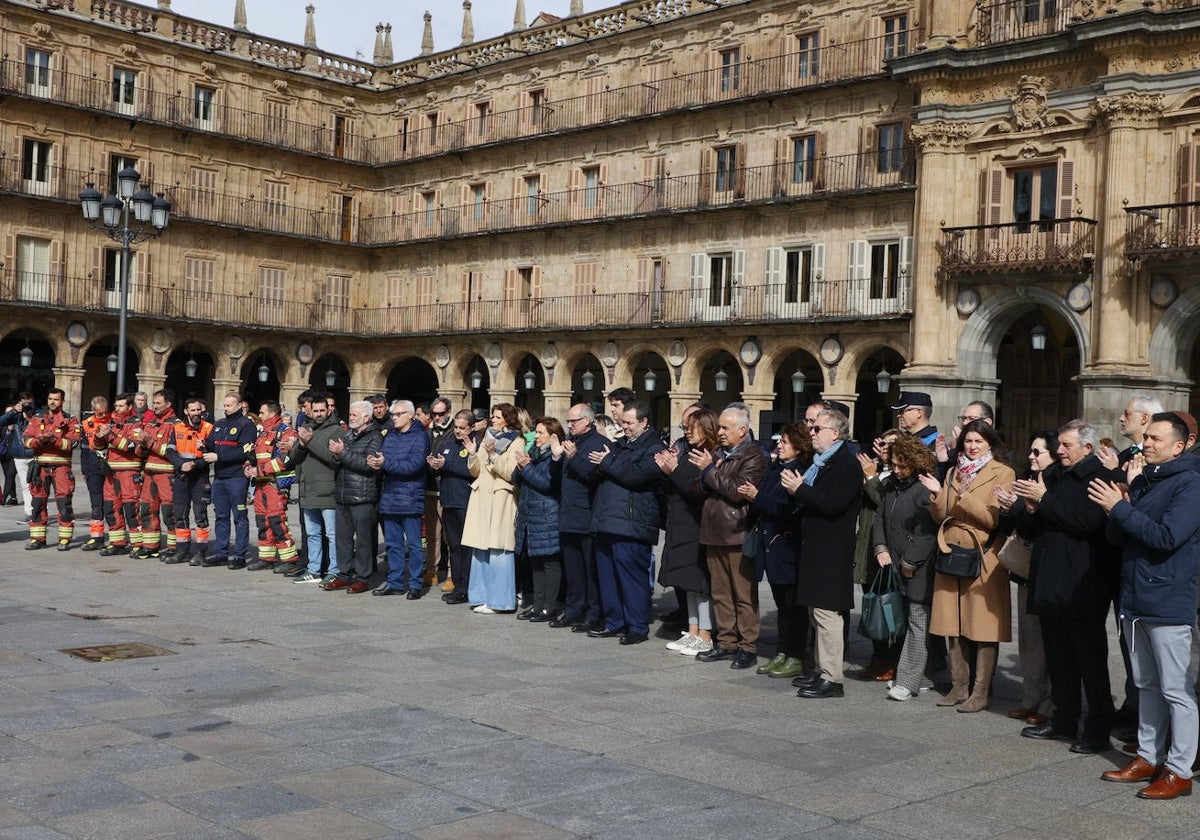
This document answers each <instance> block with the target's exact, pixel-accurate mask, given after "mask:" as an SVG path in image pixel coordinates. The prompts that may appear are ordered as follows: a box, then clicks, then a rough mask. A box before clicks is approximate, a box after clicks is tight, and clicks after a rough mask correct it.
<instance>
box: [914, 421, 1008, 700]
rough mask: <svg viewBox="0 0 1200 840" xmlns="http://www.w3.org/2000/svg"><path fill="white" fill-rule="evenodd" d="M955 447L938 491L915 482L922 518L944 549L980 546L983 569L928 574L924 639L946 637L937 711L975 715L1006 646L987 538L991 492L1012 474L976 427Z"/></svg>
mask: <svg viewBox="0 0 1200 840" xmlns="http://www.w3.org/2000/svg"><path fill="white" fill-rule="evenodd" d="M960 445H961V454H960V455H959V457H958V463H957V464H956V465H954V466H953V467H951V468H950V472H949V473H948V474H947V475H946V481H945V484H944V485H942V484H939V483H938V481H937V479H935V478H933V477H931V476H921V483H922V484H924V485H925V486H926V487H927V488H929V490H930V492H931V493H932V494H933V496H932V502H931V504H930V506H929V512H930V514H931V515H932V516H933V518H934V521H935V522H939V523H941V533H942V535H943V537H944V539H945V542H946V545H948V546H961V547H964V548H975V547H976V546H977V545H978V546H983V547H984V552H983V564H982V568H981V571H980V574H979V577H976V578H964V577H956V576H954V575H947V574H943V573H942V572H935V573H934V580H933V610H932V613H931V615H930V620H929V632H930V633H933V634H935V635H938V636H945V637H946V643H947V648H948V652H949V656H950V679H951V682H952V687H951V689H950V693H949V694H947V695H946V696H945V697H944V698H943V699H942V700H939V701H938V705H939V706H957V707H958V711H960V712H978V711H982V710H983V709H986V708H987V706H988V700H989V698H990V695H991V688H992V676H993V675H994V674H995V672H996V657H997V654H998V653H999V650H1000V642H1007V641H1010V640H1011V639H1012V615H1011V607H1010V602H1009V584H1008V571H1007V570H1006V569H1005V568H1004V567H1003V566H1001V565H1000V561H999V560H998V559H997V558H996V552H998V551H999V550H1000V545H1001V543H1002V542H1003V541H1002V540H999V539H995V538H993V535H995V533H996V531H997V530H998V529H999V527H1000V502H999V500H998V499H997V498H996V491H997V490H998V489H1003V490H1008V489H1009V488H1010V487H1011V486H1012V482H1013V479H1014V478H1016V475H1015V474H1014V473H1013V471H1012V468H1011V467H1009V466H1007V465H1006V464H1003V463H1001V462H1000V461H998V460H996V453H997V450H998V449H1000V447H1001V446H1002V441H1001V440H1000V436H999V434H997V432H996V430H995V429H993V428H992V427H991V426H989V425H987V424H986V423H984V422H983V421H981V420H977V421H975V422H974V423H971V424H969V425H968V426H967V427H966V428H964V429H963V433H962V437H961V438H960ZM976 540H978V543H976ZM989 541H990V542H991V545H988V543H989ZM972 653H973V654H974V657H975V687H974V689H973V690H972V691H969V692H968V686H967V683H968V681H969V680H970V665H969V664H968V658H967V657H968V656H970V655H971V654H972Z"/></svg>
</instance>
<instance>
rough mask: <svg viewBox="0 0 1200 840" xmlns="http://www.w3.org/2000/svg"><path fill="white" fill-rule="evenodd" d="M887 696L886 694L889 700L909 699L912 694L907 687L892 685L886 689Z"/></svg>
mask: <svg viewBox="0 0 1200 840" xmlns="http://www.w3.org/2000/svg"><path fill="white" fill-rule="evenodd" d="M887 696H888V699H889V700H900V701H904V700H911V699H912V698H913V696H914V695H913V693H912V692H911V691H909V690H908V689H907V688H905V687H904V686H902V685H893V686H892V687H891V688H889V689H888V694H887Z"/></svg>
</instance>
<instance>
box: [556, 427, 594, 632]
mask: <svg viewBox="0 0 1200 840" xmlns="http://www.w3.org/2000/svg"><path fill="white" fill-rule="evenodd" d="M607 445H608V438H606V437H605V436H604V435H602V434H601V433H600V431H599V430H598V429H597V428H596V412H595V411H593V410H592V407H591V406H589V405H587V404H586V403H578V404H576V405H573V406H571V407H570V408H569V409H568V410H567V440H565V441H563V452H564V453H566V455H567V457H566V458H560V459H559V460H558V461H556V462H555V464H554V466H555V468H557V469H561V470H562V495H561V497H560V503H559V506H558V529H559V546H560V548H561V550H562V557H563V581H564V588H565V590H566V592H565V597H564V599H563V613H562V615H561V616H559V617H558V618H556V619H554V620H553V621H551V622H550V626H551V627H567V626H569V627H570V628H571V630H572V631H573V632H575V633H586V632H588V631H589V630H603V629H604V623H603V616H602V614H601V610H600V584H599V581H598V580H597V578H596V551H595V545H594V541H593V539H592V496H593V494H594V493H595V490H596V482H597V480H598V479H599V478H600V473H599V471H598V470H597V469H596V465H595V464H593V463H592V461H591V454H592V453H593V452H599V451H600V450H601V449H603V448H604V447H605V446H607Z"/></svg>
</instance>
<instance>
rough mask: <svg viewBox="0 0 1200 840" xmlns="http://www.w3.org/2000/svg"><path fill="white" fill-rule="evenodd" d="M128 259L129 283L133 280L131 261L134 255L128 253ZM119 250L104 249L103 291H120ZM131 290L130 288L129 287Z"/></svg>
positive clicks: (134, 257) (132, 261)
mask: <svg viewBox="0 0 1200 840" xmlns="http://www.w3.org/2000/svg"><path fill="white" fill-rule="evenodd" d="M130 258H131V259H130V260H129V278H130V285H132V282H133V263H134V259H136V255H134V254H130ZM121 268H122V266H121V252H120V250H118V249H117V248H105V249H104V291H106V292H119V291H121ZM131 291H132V289H131Z"/></svg>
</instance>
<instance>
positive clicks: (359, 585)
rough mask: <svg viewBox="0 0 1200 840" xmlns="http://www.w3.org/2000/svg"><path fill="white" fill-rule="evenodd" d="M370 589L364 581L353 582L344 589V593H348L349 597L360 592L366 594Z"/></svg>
mask: <svg viewBox="0 0 1200 840" xmlns="http://www.w3.org/2000/svg"><path fill="white" fill-rule="evenodd" d="M370 588H371V585H370V584H369V583H367V582H366V581H365V580H356V581H354V583H352V584H350V585H349V586H347V587H346V591H347V592H349V593H350V594H351V595H358V594H360V593H362V592H366V591H367V590H368V589H370Z"/></svg>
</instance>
